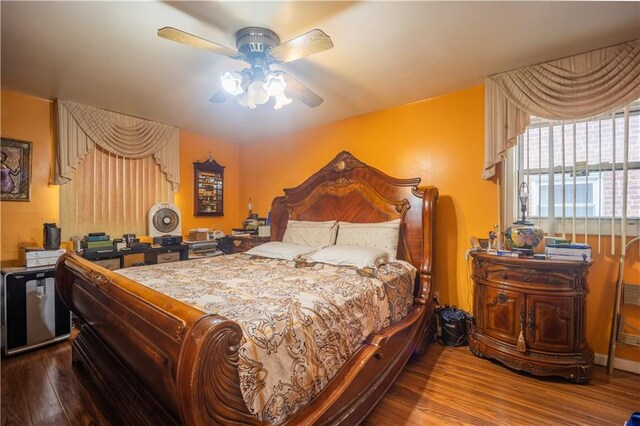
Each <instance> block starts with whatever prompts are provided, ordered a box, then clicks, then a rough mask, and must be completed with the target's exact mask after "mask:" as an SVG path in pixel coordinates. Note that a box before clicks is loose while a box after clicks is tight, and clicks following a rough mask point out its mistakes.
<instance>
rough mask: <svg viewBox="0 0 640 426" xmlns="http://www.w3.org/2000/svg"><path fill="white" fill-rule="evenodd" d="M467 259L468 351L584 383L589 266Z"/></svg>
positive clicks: (589, 354)
mask: <svg viewBox="0 0 640 426" xmlns="http://www.w3.org/2000/svg"><path fill="white" fill-rule="evenodd" d="M471 256H472V257H473V282H474V286H473V292H474V295H473V300H474V302H473V306H474V309H473V316H474V324H473V327H472V329H471V332H470V333H469V347H470V349H471V352H473V353H474V354H475V355H477V356H480V357H486V358H492V359H495V360H497V361H500V362H501V363H503V364H505V365H507V366H509V367H511V368H513V369H516V370H524V371H527V372H529V373H531V374H535V375H539V376H562V377H566V378H568V379H571V380H572V381H574V382H578V383H586V382H588V381H589V379H590V378H591V373H592V369H593V351H592V350H591V349H590V348H589V345H588V344H587V341H586V339H585V328H586V325H585V323H586V319H585V317H586V309H585V305H586V297H587V293H588V292H589V290H588V286H587V280H586V276H587V271H588V269H589V265H590V263H589V262H580V261H557V260H537V259H529V258H513V257H501V256H492V255H487V254H484V253H473V254H472V255H471ZM519 341H520V342H519Z"/></svg>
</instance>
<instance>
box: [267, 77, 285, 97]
mask: <svg viewBox="0 0 640 426" xmlns="http://www.w3.org/2000/svg"><path fill="white" fill-rule="evenodd" d="M264 88H265V90H266V91H267V93H268V94H269V96H279V95H282V94H283V93H284V89H286V88H287V82H286V81H284V75H282V73H275V72H270V73H269V74H267V78H266V82H265V83H264Z"/></svg>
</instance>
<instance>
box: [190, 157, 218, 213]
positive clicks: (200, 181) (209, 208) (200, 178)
mask: <svg viewBox="0 0 640 426" xmlns="http://www.w3.org/2000/svg"><path fill="white" fill-rule="evenodd" d="M193 171H194V182H193V200H194V209H193V214H194V216H222V215H223V212H222V206H223V190H224V166H221V165H220V164H218V163H217V162H216V160H214V159H213V158H211V156H209V159H207V161H204V162H195V163H193Z"/></svg>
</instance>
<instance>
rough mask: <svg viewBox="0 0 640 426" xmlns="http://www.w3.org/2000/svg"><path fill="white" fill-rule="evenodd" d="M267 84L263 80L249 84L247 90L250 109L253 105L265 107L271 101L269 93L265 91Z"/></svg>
mask: <svg viewBox="0 0 640 426" xmlns="http://www.w3.org/2000/svg"><path fill="white" fill-rule="evenodd" d="M264 86H265V84H264V82H263V81H262V80H254V81H252V82H251V83H249V87H248V88H247V103H248V104H249V108H251V105H252V104H253V105H263V104H266V103H267V101H268V100H269V93H267V90H266V89H265V87H264Z"/></svg>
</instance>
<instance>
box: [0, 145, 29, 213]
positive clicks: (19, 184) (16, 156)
mask: <svg viewBox="0 0 640 426" xmlns="http://www.w3.org/2000/svg"><path fill="white" fill-rule="evenodd" d="M0 155H1V156H2V172H1V174H2V181H1V182H0V184H1V191H0V195H1V197H0V200H2V201H29V199H30V192H29V191H30V188H31V142H27V141H19V140H17V139H9V138H2V139H1V140H0Z"/></svg>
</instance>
